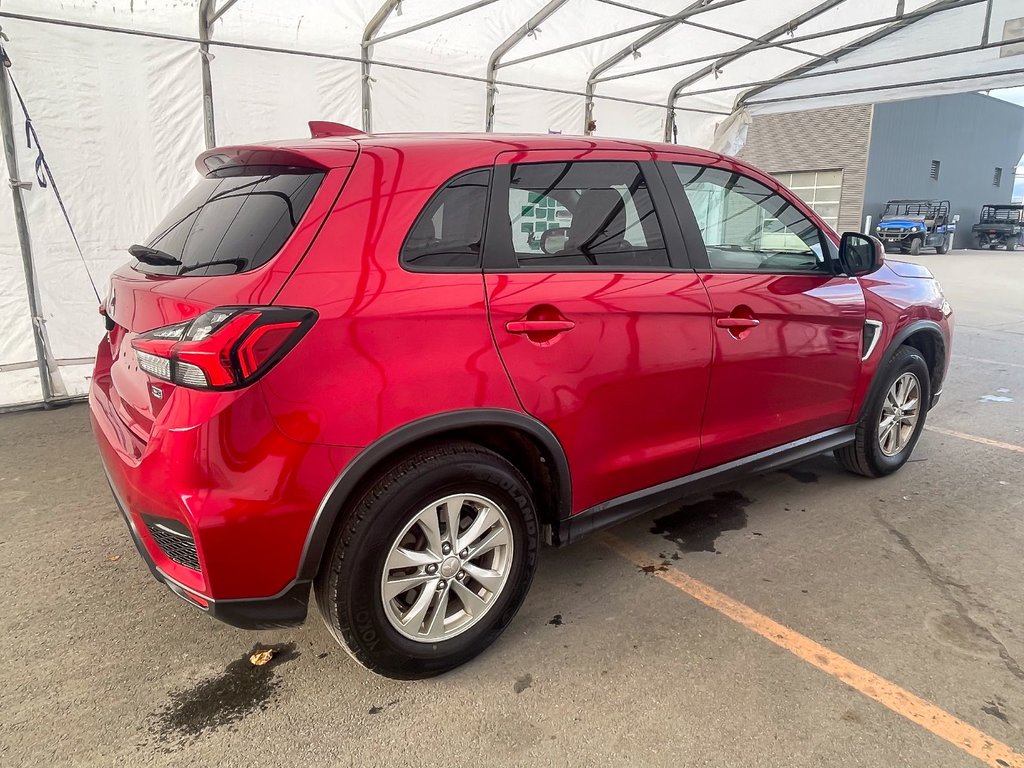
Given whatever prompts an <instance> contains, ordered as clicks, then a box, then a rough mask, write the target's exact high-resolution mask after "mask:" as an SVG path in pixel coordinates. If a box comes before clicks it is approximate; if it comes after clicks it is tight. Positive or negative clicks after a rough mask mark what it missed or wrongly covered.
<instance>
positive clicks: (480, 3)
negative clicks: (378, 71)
mask: <svg viewBox="0 0 1024 768" xmlns="http://www.w3.org/2000/svg"><path fill="white" fill-rule="evenodd" d="M496 2H498V0H476V2H475V3H472V4H470V5H464V6H463V7H461V8H456V9H455V10H454V11H449V12H448V13H445V14H442V15H441V16H435V17H434V18H432V19H427V20H426V21H421V22H420V23H419V24H413V25H412V26H411V27H406V28H405V29H399V30H398V31H397V32H390V33H388V34H386V35H381V36H380V37H374V38H373V39H372V40H370V41H369V43H370V44H376V43H383V42H384V41H385V40H394V39H395V38H396V37H401V36H402V35H407V34H409V33H410V32H418V31H419V30H421V29H426V28H427V27H432V26H434V25H435V24H440V23H441V22H442V21H448V20H449V19H454V18H456V17H458V16H461V15H462V14H464V13H469V12H470V11H475V10H477V9H478V8H483V7H484V6H487V5H490V4H491V3H496Z"/></svg>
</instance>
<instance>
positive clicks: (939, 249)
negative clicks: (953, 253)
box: [935, 237, 949, 256]
mask: <svg viewBox="0 0 1024 768" xmlns="http://www.w3.org/2000/svg"><path fill="white" fill-rule="evenodd" d="M948 251H949V238H948V237H944V238H942V242H941V243H939V244H938V245H936V246H935V252H936V253H937V254H939V255H940V256H941V255H942V254H944V253H947V252H948Z"/></svg>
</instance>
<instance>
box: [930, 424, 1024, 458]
mask: <svg viewBox="0 0 1024 768" xmlns="http://www.w3.org/2000/svg"><path fill="white" fill-rule="evenodd" d="M925 429H927V430H928V431H929V432H937V433H939V434H940V435H947V436H948V437H959V438H960V439H961V440H970V441H971V442H972V443H981V444H982V445H987V446H990V447H992V448H1002V449H1003V450H1004V451H1013V452H1014V453H1024V445H1015V444H1014V443H1004V442H1001V441H999V440H992V439H990V438H988V437H979V436H978V435H969V434H967V433H966V432H956V431H955V430H952V429H943V428H942V427H929V426H926V427H925Z"/></svg>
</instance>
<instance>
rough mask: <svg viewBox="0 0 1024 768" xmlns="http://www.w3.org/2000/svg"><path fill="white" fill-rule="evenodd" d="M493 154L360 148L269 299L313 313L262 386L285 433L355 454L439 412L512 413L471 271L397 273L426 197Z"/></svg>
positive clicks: (476, 275) (514, 404)
mask: <svg viewBox="0 0 1024 768" xmlns="http://www.w3.org/2000/svg"><path fill="white" fill-rule="evenodd" d="M485 146H486V145H485ZM497 151H498V150H497V149H495V150H490V149H486V148H485V149H483V150H476V151H475V153H473V152H471V153H469V154H468V155H467V153H466V151H465V148H464V147H459V148H458V149H456V148H455V147H452V148H451V149H450V150H449V149H447V148H445V147H443V146H442V147H432V148H430V149H429V150H425V149H422V148H417V147H401V146H392V147H383V146H366V147H364V148H363V150H362V152H361V153H360V156H359V160H358V161H357V163H356V165H355V167H354V168H353V170H352V175H351V177H350V178H349V181H348V184H347V185H346V188H345V191H344V192H343V193H342V195H341V197H340V198H339V200H338V202H337V204H336V206H335V208H334V210H333V211H332V212H331V215H330V217H329V218H328V221H327V224H326V225H325V227H324V229H323V231H322V232H321V233H320V236H319V237H318V238H317V241H316V243H315V244H314V247H313V248H312V250H311V252H310V253H309V254H308V255H307V256H306V258H305V259H304V260H303V262H302V264H301V266H300V268H299V269H298V270H297V271H296V273H295V274H294V275H293V276H292V277H291V279H290V280H289V281H288V283H287V284H286V285H285V287H284V289H283V290H282V291H281V293H280V295H279V296H278V297H277V299H276V302H275V303H277V304H282V305H293V306H308V307H314V308H316V310H317V311H318V312H319V314H320V316H319V319H318V320H317V322H316V324H315V325H314V326H313V328H312V329H311V330H310V332H309V333H308V334H307V335H306V337H305V338H303V339H302V341H301V342H300V343H299V345H298V346H297V347H296V348H295V349H294V350H292V352H291V353H289V355H288V356H287V357H286V358H285V359H284V360H283V361H282V362H281V363H280V364H279V365H278V366H277V367H276V368H274V370H273V371H271V373H270V374H269V375H268V376H267V377H266V378H265V379H264V380H263V391H264V393H265V394H266V397H267V402H268V404H269V406H270V409H271V412H272V413H273V414H274V419H275V421H276V423H277V424H278V427H279V428H280V429H281V430H282V431H284V432H285V433H286V434H287V435H288V436H290V437H292V438H293V439H295V440H301V441H304V442H318V443H326V444H331V445H349V446H357V447H359V446H364V445H367V444H369V443H371V442H373V441H374V440H376V439H377V438H378V437H380V436H382V435H384V434H386V433H387V432H390V431H391V430H393V429H395V428H397V427H399V426H402V425H403V424H406V423H408V422H410V421H414V420H416V419H419V418H423V417H426V416H430V415H434V414H438V413H443V412H446V411H452V410H460V409H464V408H473V407H491V408H508V409H513V410H521V408H520V405H519V402H518V400H517V399H516V397H515V394H514V392H513V390H512V387H511V384H510V383H509V380H508V376H507V374H506V373H505V370H504V368H503V367H502V365H501V361H500V359H499V358H498V355H497V351H496V349H495V346H494V341H493V339H492V337H491V331H490V327H489V325H488V322H487V309H486V303H485V298H484V288H483V276H482V272H480V271H473V272H447V273H424V272H409V271H406V270H405V269H403V268H402V267H401V266H400V265H399V261H398V257H399V251H400V250H401V247H402V244H403V242H404V240H405V237H406V234H407V233H408V231H409V229H410V227H411V226H412V224H413V222H414V220H415V218H416V216H417V215H418V214H419V212H420V210H421V209H422V208H423V206H424V205H425V204H426V202H427V201H428V200H429V198H430V197H431V195H432V194H433V193H434V192H435V191H436V190H437V189H438V188H439V187H440V186H441V185H443V184H444V183H445V182H446V181H447V180H448V179H450V178H451V177H452V176H454V175H455V174H457V173H460V172H462V171H464V170H468V169H470V168H475V167H490V166H491V165H492V164H493V162H494V156H495V155H496V154H497Z"/></svg>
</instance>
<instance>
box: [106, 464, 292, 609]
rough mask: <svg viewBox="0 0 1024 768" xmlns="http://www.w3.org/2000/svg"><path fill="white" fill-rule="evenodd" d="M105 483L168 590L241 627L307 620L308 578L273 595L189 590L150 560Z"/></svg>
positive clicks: (132, 523)
mask: <svg viewBox="0 0 1024 768" xmlns="http://www.w3.org/2000/svg"><path fill="white" fill-rule="evenodd" d="M104 472H106V467H104ZM107 484H108V485H109V486H110V492H111V494H112V495H113V497H114V503H115V504H117V509H118V511H119V512H120V513H121V517H122V518H124V522H125V524H126V525H127V526H128V532H129V533H130V534H131V537H132V542H133V543H134V544H135V548H136V549H137V550H138V551H139V555H141V556H142V559H143V560H144V561H145V563H146V565H147V566H148V568H149V571H150V573H152V574H153V578H155V579H156V580H157V581H159V582H160V583H161V584H163V585H164V586H166V587H167V588H168V589H169V590H171V592H173V593H174V594H175V595H177V596H178V597H180V598H181V599H182V600H184V601H185V602H186V603H188V604H189V605H191V606H192V607H193V608H197V609H199V610H201V611H205V612H206V613H208V614H210V615H211V616H212V617H213V618H215V619H217V620H219V621H223V622H224V623H225V624H230V625H231V626H234V627H239V628H241V629H276V628H279V627H294V626H297V625H299V624H302V623H303V622H304V621H305V620H306V613H307V610H308V606H309V588H310V582H309V581H299V580H296V581H293V582H292V583H291V584H289V585H288V586H287V587H285V588H284V589H283V590H281V591H280V592H278V593H277V594H276V595H272V596H270V597H258V598H243V599H232V600H214V599H212V598H210V597H207V596H206V595H202V594H199V593H198V592H195V591H194V590H190V589H188V588H187V587H185V586H184V585H182V584H180V583H178V582H177V581H175V580H174V579H172V578H171V577H170V576H168V575H167V574H166V573H164V572H163V571H161V570H160V568H159V567H158V566H157V564H156V563H155V562H154V561H153V557H152V556H151V555H150V554H149V551H148V550H147V549H146V545H145V544H144V543H143V542H142V537H141V536H140V535H139V531H138V528H136V526H135V521H134V520H132V516H131V515H130V514H129V512H128V509H127V507H126V506H125V504H124V502H123V501H122V500H121V497H120V495H119V494H118V492H117V489H116V488H115V487H114V484H113V482H111V480H110V475H109V474H107ZM192 595H195V598H198V600H201V601H203V602H205V603H206V605H205V606H203V605H201V604H200V603H199V602H198V601H197V599H194V598H193V597H192Z"/></svg>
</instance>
